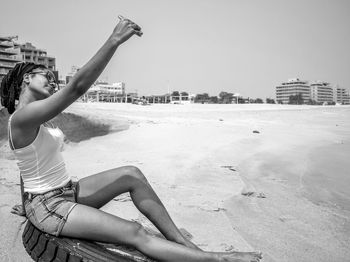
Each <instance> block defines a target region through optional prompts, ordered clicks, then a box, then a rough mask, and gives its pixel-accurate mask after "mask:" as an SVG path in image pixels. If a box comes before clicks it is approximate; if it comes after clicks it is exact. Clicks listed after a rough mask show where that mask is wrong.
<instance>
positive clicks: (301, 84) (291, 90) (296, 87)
mask: <svg viewBox="0 0 350 262" xmlns="http://www.w3.org/2000/svg"><path fill="white" fill-rule="evenodd" d="M298 94H301V95H302V98H303V101H304V103H305V102H308V101H309V100H310V86H309V84H308V82H307V81H302V80H299V78H293V79H289V80H288V81H287V82H283V83H281V84H280V85H279V86H276V101H277V103H281V104H288V103H289V97H290V96H295V95H298Z"/></svg>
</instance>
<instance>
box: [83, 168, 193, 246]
mask: <svg viewBox="0 0 350 262" xmlns="http://www.w3.org/2000/svg"><path fill="white" fill-rule="evenodd" d="M125 192H130V196H131V199H132V201H133V202H134V204H135V206H136V207H137V208H138V210H139V211H140V212H141V213H142V214H144V215H145V216H146V217H147V218H148V219H149V220H150V221H151V222H152V223H153V224H154V225H155V226H156V227H157V228H158V230H159V231H160V232H161V233H162V234H163V235H164V236H165V238H166V239H168V240H171V241H174V242H176V243H179V244H183V245H185V246H188V247H191V248H196V249H199V248H198V247H197V246H196V245H195V244H193V243H192V242H191V241H189V240H188V239H186V237H185V236H183V235H182V233H181V232H180V230H179V229H178V228H177V227H176V225H175V223H174V222H173V221H172V219H171V217H170V216H169V214H168V212H167V210H166V209H165V207H164V205H163V204H162V202H161V201H160V199H159V198H158V196H157V194H156V193H155V192H154V190H153V189H152V187H151V185H150V184H149V183H148V181H147V179H146V178H145V176H144V175H143V174H142V172H141V171H140V170H139V169H138V168H137V167H134V166H124V167H119V168H115V169H111V170H107V171H104V172H101V173H98V174H96V175H92V176H89V177H86V178H83V179H81V180H80V181H79V193H78V203H80V204H84V205H87V206H91V207H95V208H100V207H102V206H103V205H105V204H106V203H108V202H109V201H111V200H112V199H113V198H115V197H116V196H118V195H120V194H122V193H125Z"/></svg>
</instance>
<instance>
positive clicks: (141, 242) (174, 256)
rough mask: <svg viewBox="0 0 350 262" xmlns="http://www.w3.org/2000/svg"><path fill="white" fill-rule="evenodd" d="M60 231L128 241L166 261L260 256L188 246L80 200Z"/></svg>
mask: <svg viewBox="0 0 350 262" xmlns="http://www.w3.org/2000/svg"><path fill="white" fill-rule="evenodd" d="M61 235H63V236H68V237H77V238H83V239H89V240H94V241H101V242H108V243H116V244H125V245H130V246H133V247H135V248H136V249H138V250H140V251H141V252H142V253H144V254H146V255H147V256H149V257H151V258H154V259H156V260H158V261H165V262H179V261H181V262H186V261H192V262H196V261H201V262H206V261H208V262H216V261H220V262H221V261H228V262H238V261H239V262H248V261H249V262H257V261H259V260H260V258H261V255H260V254H258V253H255V252H245V253H243V252H232V253H214V252H204V251H201V250H196V249H193V248H189V247H186V246H184V245H181V244H178V243H175V242H172V241H168V240H166V239H162V238H158V237H154V236H151V235H149V234H148V233H147V232H146V230H145V229H144V228H143V227H142V225H140V224H138V223H136V222H130V221H127V220H124V219H122V218H119V217H117V216H114V215H111V214H108V213H106V212H103V211H101V210H99V209H96V208H93V207H89V206H85V205H81V204H78V205H76V206H75V207H74V208H73V210H72V211H71V213H70V214H69V216H68V219H67V221H66V223H65V225H64V227H63V230H62V232H61Z"/></svg>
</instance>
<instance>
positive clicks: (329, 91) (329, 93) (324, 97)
mask: <svg viewBox="0 0 350 262" xmlns="http://www.w3.org/2000/svg"><path fill="white" fill-rule="evenodd" d="M310 99H311V100H312V101H313V102H316V103H333V102H334V96H333V87H332V86H331V85H330V84H329V83H327V82H321V81H317V82H314V83H312V84H311V85H310Z"/></svg>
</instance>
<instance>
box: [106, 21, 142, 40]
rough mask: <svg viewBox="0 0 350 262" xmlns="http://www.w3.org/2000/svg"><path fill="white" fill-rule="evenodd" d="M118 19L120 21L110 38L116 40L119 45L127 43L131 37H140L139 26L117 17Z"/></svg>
mask: <svg viewBox="0 0 350 262" xmlns="http://www.w3.org/2000/svg"><path fill="white" fill-rule="evenodd" d="M118 18H119V19H120V21H119V23H118V24H117V26H116V27H115V28H114V30H113V34H112V36H113V37H114V38H115V40H117V42H118V44H119V45H120V44H122V43H124V42H125V41H127V40H128V39H129V38H130V37H132V36H133V35H137V36H142V34H143V33H142V31H141V27H140V26H138V25H137V24H135V23H134V22H133V21H131V20H130V19H127V18H124V17H122V16H121V15H119V16H118Z"/></svg>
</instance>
